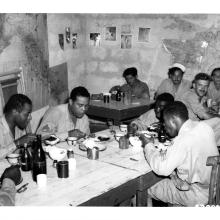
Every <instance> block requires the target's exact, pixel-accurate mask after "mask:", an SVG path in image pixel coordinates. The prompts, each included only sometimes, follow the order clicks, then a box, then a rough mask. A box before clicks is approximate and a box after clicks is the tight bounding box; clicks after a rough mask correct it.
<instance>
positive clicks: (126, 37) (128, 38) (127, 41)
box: [121, 34, 132, 49]
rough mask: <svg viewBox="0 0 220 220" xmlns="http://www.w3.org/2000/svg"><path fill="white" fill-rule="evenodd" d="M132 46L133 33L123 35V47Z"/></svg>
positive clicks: (128, 47)
mask: <svg viewBox="0 0 220 220" xmlns="http://www.w3.org/2000/svg"><path fill="white" fill-rule="evenodd" d="M131 47H132V35H129V34H122V35H121V49H130V48H131Z"/></svg>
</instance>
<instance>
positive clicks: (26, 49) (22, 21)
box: [0, 14, 49, 109]
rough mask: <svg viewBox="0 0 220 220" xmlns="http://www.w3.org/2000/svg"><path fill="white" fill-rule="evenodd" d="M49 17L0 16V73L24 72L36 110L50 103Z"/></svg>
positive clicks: (42, 15)
mask: <svg viewBox="0 0 220 220" xmlns="http://www.w3.org/2000/svg"><path fill="white" fill-rule="evenodd" d="M48 59H49V56H48V42H47V20H46V14H0V73H2V72H8V71H11V70H14V69H17V68H19V67H22V68H23V71H24V78H25V79H24V80H25V87H26V93H27V95H28V96H29V97H30V98H31V99H32V101H33V104H34V109H38V108H40V107H42V106H44V105H46V104H48V101H49V90H48V88H49V86H48V76H47V75H48V74H47V73H48Z"/></svg>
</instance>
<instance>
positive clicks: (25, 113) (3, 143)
mask: <svg viewBox="0 0 220 220" xmlns="http://www.w3.org/2000/svg"><path fill="white" fill-rule="evenodd" d="M31 111H32V102H31V100H30V99H29V98H28V97H27V96H25V95H23V94H15V95H12V96H11V97H10V98H9V100H8V102H7V103H6V105H5V107H4V115H3V116H2V117H0V159H2V158H5V156H7V155H8V154H9V153H12V152H13V151H14V150H15V149H16V146H20V145H24V143H30V142H32V141H33V140H34V139H35V138H36V136H35V135H34V134H26V131H25V129H26V127H27V125H28V123H29V121H30V120H31Z"/></svg>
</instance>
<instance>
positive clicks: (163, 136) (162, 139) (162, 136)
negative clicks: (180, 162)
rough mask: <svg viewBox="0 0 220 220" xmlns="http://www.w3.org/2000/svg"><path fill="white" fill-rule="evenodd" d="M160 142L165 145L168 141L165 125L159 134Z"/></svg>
mask: <svg viewBox="0 0 220 220" xmlns="http://www.w3.org/2000/svg"><path fill="white" fill-rule="evenodd" d="M158 140H159V142H160V143H164V142H165V141H166V131H165V128H164V126H163V125H161V127H160V130H159V132H158Z"/></svg>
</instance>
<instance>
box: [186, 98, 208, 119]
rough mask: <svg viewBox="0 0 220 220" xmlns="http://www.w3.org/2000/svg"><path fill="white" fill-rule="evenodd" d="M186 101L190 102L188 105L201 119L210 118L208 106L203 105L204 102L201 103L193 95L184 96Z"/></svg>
mask: <svg viewBox="0 0 220 220" xmlns="http://www.w3.org/2000/svg"><path fill="white" fill-rule="evenodd" d="M184 101H185V102H186V103H188V107H189V108H190V109H191V110H192V112H193V113H194V114H195V115H197V117H199V118H200V119H209V118H210V117H209V116H208V114H207V110H206V108H205V107H204V106H203V103H202V102H201V103H199V101H198V100H195V98H194V97H193V96H192V97H189V96H188V97H184Z"/></svg>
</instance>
